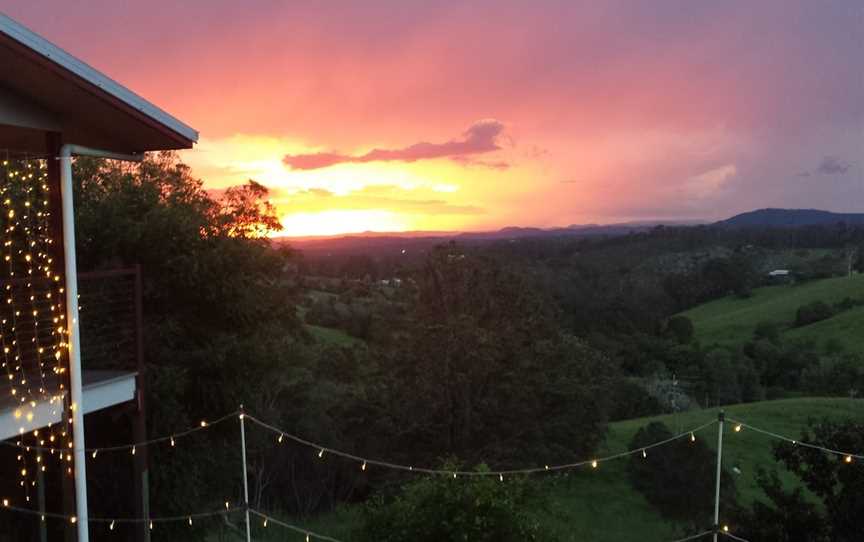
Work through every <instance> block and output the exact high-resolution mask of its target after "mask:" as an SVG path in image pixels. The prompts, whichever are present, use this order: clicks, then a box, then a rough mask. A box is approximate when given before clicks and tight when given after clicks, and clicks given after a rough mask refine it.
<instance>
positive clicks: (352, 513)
mask: <svg viewBox="0 0 864 542" xmlns="http://www.w3.org/2000/svg"><path fill="white" fill-rule="evenodd" d="M726 412H727V415H728V416H730V417H734V418H737V419H740V420H741V421H744V422H746V423H748V424H750V425H753V426H756V427H760V428H764V429H767V430H770V431H773V432H775V433H778V434H782V435H786V436H789V437H790V438H795V437H798V436H799V435H800V433H801V430H802V429H803V428H804V427H806V426H807V424H808V421H809V420H811V419H815V420H820V419H832V420H838V421H842V420H848V419H856V420H861V419H864V400H860V399H857V400H856V399H834V398H798V399H784V400H778V401H763V402H759V403H749V404H742V405H734V406H731V407H727V408H726ZM716 418H717V410H716V409H706V410H693V411H689V412H682V413H679V414H674V415H673V414H668V415H663V416H653V417H649V418H639V419H633V420H626V421H621V422H615V423H612V424H609V432H608V435H607V439H606V442H605V445H604V446H603V448H602V449H601V450H600V451H599V452H598V453H599V455H601V456H607V455H611V454H615V453H617V452H620V451H623V450H626V449H627V447H628V443H629V442H630V439H631V438H633V435H634V434H635V433H636V431H638V430H639V428H641V427H643V426H645V425H647V424H648V423H650V422H652V421H661V422H663V423H665V424H666V425H667V426H669V428H670V429H672V431H674V432H679V431H686V430H688V429H690V428H694V427H696V426H699V425H702V424H703V423H705V422H709V421H712V420H715V419H716ZM725 429H726V430H725V431H724V439H723V457H724V462H723V463H724V465H725V467H726V468H727V469H732V468H733V467H734V468H737V469H738V473H736V474H735V475H734V476H735V480H736V487H737V489H738V494H739V502H741V503H751V502H753V500H754V499H760V498H762V492H761V490H760V489H759V487H758V486H757V484H756V480H755V475H756V472H757V469H758V468H759V467H764V468H766V469H774V468H777V464H776V461H774V458H773V455H772V445H773V443H774V442H775V441H774V440H773V439H771V438H770V437H766V436H764V435H761V434H759V433H755V432H753V431H748V430H746V429H745V430H744V431H741V432H735V431H733V425H732V424H731V423H727V424H726V428H725ZM697 438H700V439H705V440H706V443H707V444H708V445H709V446H710V447H712V449H715V448H716V441H717V440H716V439H717V426H716V425H711V426H709V427H707V428H705V429H704V430H702V431H700V432H699V433H697ZM653 453H662V447H659V448H657V449H656V451H654V452H653ZM626 469H627V459H620V460H613V461H609V462H604V463H602V464H601V465H600V467H599V468H597V469H591V468H585V469H577V470H574V471H572V472H571V473H570V474H568V475H566V476H551V477H549V478H544V479H542V480H543V482H542V484H543V487H544V488H545V491H544V496H543V498H542V502H539V503H538V505H537V506H538V510H542V512H541V518H542V520H543V521H544V522H547V523H548V524H550V525H551V526H552V528H553V529H554V530H555V531H556V532H557V533H558V534H559V536H560V539H561V540H563V541H566V542H577V541H584V540H591V541H594V542H613V541H615V542H645V541H657V542H668V541H670V540H673V539H675V538H677V537H680V536H682V535H683V534H684V531H683V530H682V529H681V528H680V526H676V525H672V524H670V523H669V522H667V521H665V520H664V519H663V518H661V517H660V516H659V514H658V513H657V511H656V510H655V509H654V508H653V507H652V505H651V504H650V503H649V502H648V501H646V500H645V498H644V497H643V496H642V495H641V494H640V493H638V492H636V491H635V490H633V489H632V488H631V486H630V484H629V482H628V480H627V473H626ZM780 474H781V479H782V480H783V481H784V482H785V483H786V484H788V485H792V484H797V483H798V482H797V478H795V477H794V476H792V475H791V474H790V473H788V472H786V471H784V470H782V469H781V470H780ZM361 521H362V508H361V507H360V506H352V507H344V508H340V509H339V510H337V511H336V512H334V513H332V514H327V515H324V516H321V517H318V518H315V519H313V520H310V521H307V522H305V523H303V527H304V528H308V529H310V530H312V531H315V532H318V533H321V534H325V535H329V536H333V537H336V538H338V539H339V540H342V541H344V542H350V541H351V540H354V539H353V538H352V534H351V533H352V531H353V530H354V529H356V528H357V526H359V525H360V523H361ZM733 528H734V526H733ZM283 534H284V533H282V532H278V531H276V532H273V536H274V537H273V538H266V537H265V538H264V540H281V539H282V538H278V537H277V535H278V536H281V535H283ZM691 534H692V533H691Z"/></svg>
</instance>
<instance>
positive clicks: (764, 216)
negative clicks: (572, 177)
mask: <svg viewBox="0 0 864 542" xmlns="http://www.w3.org/2000/svg"><path fill="white" fill-rule="evenodd" d="M839 222H845V223H847V224H856V225H864V213H832V212H830V211H820V210H818V209H758V210H756V211H750V212H747V213H741V214H739V215H735V216H733V217H731V218H727V219H725V220H720V221H718V222H715V223H713V224H710V225H713V226H719V227H727V228H747V227H776V228H780V227H798V226H810V225H820V224H821V225H830V224H837V223H839ZM706 224H708V223H707V222H704V221H698V220H648V221H635V222H619V223H614V224H571V225H570V226H565V227H561V228H535V227H519V226H510V227H506V228H501V229H500V230H494V231H481V232H446V231H410V232H363V233H356V234H346V235H337V236H326V237H323V236H322V237H291V238H287V237H286V238H277V239H275V240H274V241H275V242H277V243H288V244H290V245H292V246H295V247H297V248H299V249H301V250H303V251H305V252H307V253H336V252H341V253H347V252H351V253H363V252H365V251H370V250H375V251H377V250H382V249H384V250H388V249H389V250H394V251H401V250H404V249H406V248H407V247H411V248H412V249H414V250H416V249H418V248H429V247H432V246H434V245H436V244H439V243H442V242H445V241H450V240H455V241H459V242H462V243H483V242H488V241H516V240H519V239H530V238H550V237H593V236H616V235H627V234H629V233H639V232H644V231H648V230H650V229H652V228H655V227H657V226H661V225H663V226H695V225H706Z"/></svg>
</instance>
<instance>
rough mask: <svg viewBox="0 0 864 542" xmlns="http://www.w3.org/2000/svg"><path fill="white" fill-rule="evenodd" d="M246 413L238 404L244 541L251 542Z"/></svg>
mask: <svg viewBox="0 0 864 542" xmlns="http://www.w3.org/2000/svg"><path fill="white" fill-rule="evenodd" d="M245 418H246V414H245V411H244V410H243V405H240V444H241V446H242V448H241V450H240V451H241V454H242V456H243V508H244V510H245V512H246V542H252V532H251V526H250V524H249V480H248V478H247V474H246V471H247V470H248V469H247V468H246V420H245Z"/></svg>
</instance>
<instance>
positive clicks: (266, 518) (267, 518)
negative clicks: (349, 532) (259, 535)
mask: <svg viewBox="0 0 864 542" xmlns="http://www.w3.org/2000/svg"><path fill="white" fill-rule="evenodd" d="M249 513H250V514H252V515H254V516H258V517H259V518H260V519H261V520H262V523H261V524H262V526H264V527H266V526H267V525H269V524H271V523H272V524H273V525H278V526H279V527H283V528H285V529H288V530H289V531H294V532H295V533H300V534H302V535H306V540H309V539H310V538H312V539H316V540H323V541H324V542H342V541H341V540H339V539H336V538H333V537H331V536H327V535H323V534H318V533H315V532H312V531H310V530H308V529H304V528H302V527H298V526H297V525H291V524H290V523H285V522H284V521H280V520H278V519H276V518H274V517H273V516H271V515H270V514H265V513H263V512H259V511H258V510H255V509H254V508H250V509H249Z"/></svg>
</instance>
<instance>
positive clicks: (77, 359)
mask: <svg viewBox="0 0 864 542" xmlns="http://www.w3.org/2000/svg"><path fill="white" fill-rule="evenodd" d="M73 155H76V156H94V157H99V158H110V159H112V160H125V161H130V162H140V161H141V160H142V159H143V155H142V154H120V153H115V152H109V151H103V150H99V149H91V148H88V147H82V146H80V145H71V144H68V143H67V144H65V145H63V146H62V147H60V156H59V158H60V197H61V201H62V215H63V217H62V218H63V256H64V260H65V262H64V265H65V269H64V271H65V274H66V286H65V287H66V328H67V331H68V335H69V345H68V349H69V394H70V400H71V410H72V440H73V448H72V449H73V452H74V455H75V462H74V463H73V464H74V466H75V517H76V520H77V530H78V542H89V540H90V538H89V536H90V534H89V522H88V512H87V465H86V454H85V444H84V406H83V405H84V393H83V389H82V388H83V375H82V372H81V334H80V330H79V321H78V266H77V263H76V261H75V205H74V202H73V200H72V197H73V189H72V156H73Z"/></svg>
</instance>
